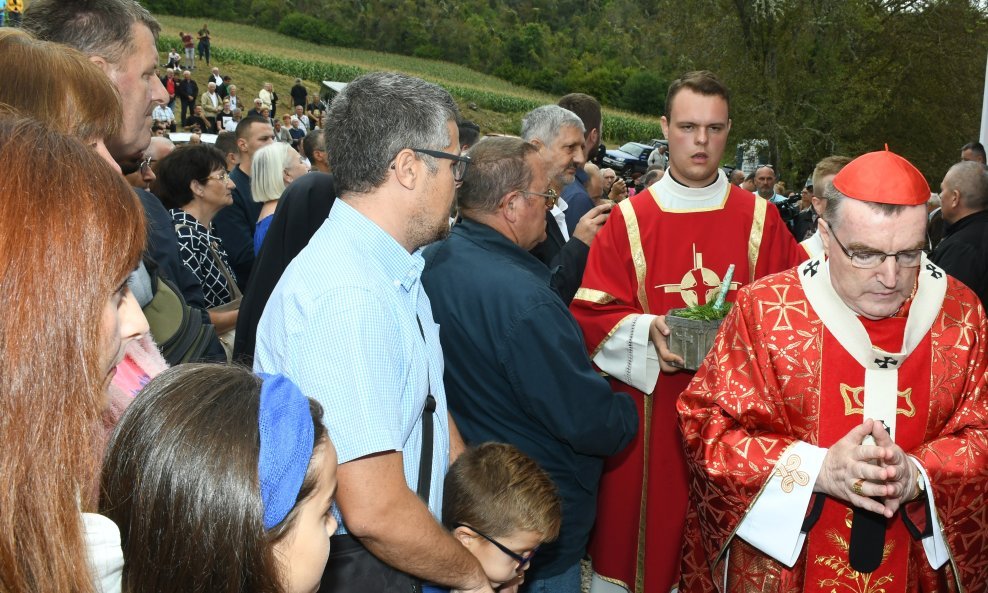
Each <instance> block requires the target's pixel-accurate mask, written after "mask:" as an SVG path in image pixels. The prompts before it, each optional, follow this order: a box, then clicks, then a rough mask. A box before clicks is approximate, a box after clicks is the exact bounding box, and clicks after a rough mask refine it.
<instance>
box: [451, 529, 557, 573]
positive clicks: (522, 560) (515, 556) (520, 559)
mask: <svg viewBox="0 0 988 593" xmlns="http://www.w3.org/2000/svg"><path fill="white" fill-rule="evenodd" d="M453 527H454V528H456V527H465V528H467V529H469V530H470V531H472V532H474V533H476V534H477V535H479V536H480V537H482V538H484V539H486V540H487V541H489V542H490V543H491V545H493V546H494V547H495V548H497V549H498V550H501V551H502V552H504V553H505V554H507V555H508V556H510V557H511V559H512V560H514V561H515V562H517V563H518V569H517V570H518V571H521V570H522V569H524V568H525V567H526V566H528V563H529V562H531V561H532V557H534V556H535V553H536V552H538V551H539V548H538V546H536V547H535V549H534V550H532V551H531V552H529V553H528V554H525V555H524V556H522V555H521V554H519V553H517V552H514V551H512V550H511V549H510V548H508V547H507V546H505V545H504V544H502V543H501V542H499V541H497V540H496V539H494V538H493V537H491V536H489V535H485V534H484V533H483V532H481V531H478V530H477V529H475V528H473V527H471V526H469V525H466V524H464V523H454V524H453Z"/></svg>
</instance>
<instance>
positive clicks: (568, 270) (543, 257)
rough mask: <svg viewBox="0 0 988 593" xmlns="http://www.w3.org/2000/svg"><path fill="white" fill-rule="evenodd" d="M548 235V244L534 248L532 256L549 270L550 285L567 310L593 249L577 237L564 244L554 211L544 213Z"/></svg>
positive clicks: (578, 286) (543, 243) (545, 242)
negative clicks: (553, 214)
mask: <svg viewBox="0 0 988 593" xmlns="http://www.w3.org/2000/svg"><path fill="white" fill-rule="evenodd" d="M545 234H546V239H545V241H542V242H541V243H539V244H538V245H536V246H535V247H533V248H532V250H531V251H530V252H529V253H531V254H532V255H534V256H535V257H536V258H538V260H539V261H541V262H542V263H544V264H545V265H546V266H548V267H549V271H550V273H551V274H552V276H551V277H550V278H549V284H550V285H551V286H552V289H553V290H555V291H556V292H557V293H558V294H559V296H560V297H562V299H563V302H564V303H566V306H567V307H568V306H569V304H570V302H571V301H572V300H573V297H574V296H575V295H576V291H577V290H579V289H580V283H582V282H583V270H584V269H585V268H586V267H587V256H588V255H590V246H589V245H587V244H586V243H584V242H583V241H581V240H579V239H576V238H574V237H570V239H569V241H564V240H563V232H562V231H560V230H559V225H558V224H556V219H555V218H554V217H553V216H552V212H546V213H545Z"/></svg>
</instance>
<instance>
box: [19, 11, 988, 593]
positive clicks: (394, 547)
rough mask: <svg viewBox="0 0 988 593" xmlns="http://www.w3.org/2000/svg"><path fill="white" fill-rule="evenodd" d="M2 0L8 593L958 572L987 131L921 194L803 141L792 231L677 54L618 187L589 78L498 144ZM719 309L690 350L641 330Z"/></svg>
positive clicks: (975, 587)
mask: <svg viewBox="0 0 988 593" xmlns="http://www.w3.org/2000/svg"><path fill="white" fill-rule="evenodd" d="M22 26H23V29H15V28H5V29H3V30H0V53H2V55H4V56H5V57H8V58H9V60H8V62H9V64H10V66H9V67H8V68H7V69H5V71H4V83H3V84H2V85H0V156H2V157H3V162H6V163H17V168H16V170H14V169H11V172H10V174H8V175H5V176H4V180H3V182H2V187H3V188H4V189H3V198H4V199H3V201H2V204H0V212H2V216H3V217H4V220H5V221H6V222H7V223H8V224H7V225H6V226H7V229H8V232H7V233H5V234H4V237H3V239H2V240H0V279H2V280H0V281H2V282H3V285H4V290H3V295H4V296H3V298H4V299H6V300H7V302H8V307H7V309H8V310H10V311H16V312H17V314H15V315H8V316H7V321H5V322H2V323H0V326H2V328H0V367H2V372H0V384H2V392H0V393H2V394H0V443H2V446H3V453H2V454H0V475H3V476H6V477H7V478H8V480H7V481H8V486H9V487H8V489H7V490H6V491H5V494H4V495H2V496H0V526H2V527H3V530H2V533H3V534H2V535H0V584H2V585H0V588H2V589H3V590H5V591H6V590H9V591H45V592H47V591H52V592H54V591H71V592H79V593H88V592H96V591H102V592H115V591H125V592H128V593H138V592H150V591H175V590H182V591H185V590H194V591H198V590H209V591H230V592H234V591H237V592H248V591H251V592H255V591H272V592H284V593H309V592H314V591H316V590H321V591H329V592H335V591H354V592H365V591H384V592H391V591H394V592H397V591H403V592H407V591H427V592H429V593H436V592H440V591H469V592H472V593H493V591H501V592H504V593H515V592H518V591H521V592H532V593H535V592H539V593H542V592H548V593H555V592H565V593H575V592H578V591H591V592H594V593H601V592H615V591H634V592H635V593H666V592H667V591H670V590H674V589H676V588H678V590H679V591H682V592H684V593H686V592H690V593H692V592H701V593H708V592H713V591H720V592H726V591H749V590H758V591H773V592H778V593H789V592H796V591H831V590H844V589H847V590H853V591H876V592H877V591H879V590H880V591H882V592H884V593H893V592H896V593H901V592H909V593H913V592H932V591H988V586H986V585H985V579H984V577H983V572H984V567H985V565H986V564H988V524H986V522H985V520H984V519H983V513H982V512H981V509H982V507H983V496H984V492H985V491H986V488H988V478H986V476H988V471H986V468H988V404H986V400H985V392H986V390H988V384H986V383H988V358H986V356H988V353H986V342H988V320H986V316H985V310H984V307H983V305H982V303H983V300H984V298H985V296H986V295H988V242H986V240H985V236H986V235H985V230H986V229H985V225H988V169H986V167H985V152H984V147H983V146H982V145H981V144H978V143H971V144H969V145H966V146H964V147H963V149H962V155H961V156H962V160H961V161H960V162H958V163H956V164H954V165H953V166H951V167H950V168H949V170H948V171H946V173H945V175H944V177H943V181H942V182H941V184H940V186H939V188H938V189H939V190H940V191H939V192H938V195H936V196H933V195H932V194H931V191H930V186H929V184H928V183H927V181H926V178H925V177H924V175H923V174H922V173H921V172H920V171H919V170H917V169H916V167H914V166H913V165H912V164H911V163H909V161H908V160H906V159H905V158H903V157H901V156H899V155H897V154H895V153H893V152H891V151H889V150H887V149H886V150H882V151H876V152H870V153H866V154H863V155H858V156H856V157H849V156H841V155H821V160H820V162H819V163H818V165H817V166H816V168H815V170H814V172H813V176H812V178H811V179H810V180H809V181H808V182H807V184H806V185H805V187H804V188H803V191H802V192H801V195H800V199H801V200H802V202H801V209H798V210H797V215H793V216H784V214H785V212H784V209H783V208H780V206H783V205H784V204H785V203H789V202H794V200H793V199H791V198H788V197H785V198H783V197H782V196H783V195H784V194H785V192H784V190H782V191H780V190H779V189H777V188H776V185H775V184H776V183H777V181H778V180H777V179H776V175H775V172H774V170H773V168H772V167H769V166H760V167H758V168H757V170H756V171H753V172H752V173H751V182H752V183H753V184H754V185H753V186H751V188H750V189H746V188H745V187H744V184H745V183H746V182H748V180H747V179H746V178H745V175H743V174H742V175H734V174H729V173H728V172H726V171H725V170H723V169H721V167H720V163H721V159H722V157H723V155H724V150H725V148H726V146H727V140H728V136H729V133H730V129H731V118H730V106H731V95H730V92H729V90H728V89H727V88H726V87H725V86H724V85H723V84H722V83H721V82H720V81H719V80H718V79H717V77H716V76H715V75H714V74H712V73H711V72H708V71H694V72H687V73H685V74H683V75H682V76H680V77H678V78H676V79H675V80H674V81H673V82H672V83H671V84H670V86H669V89H668V93H667V97H666V112H665V113H664V114H663V115H662V118H661V123H662V129H663V133H664V136H665V139H666V141H667V142H668V144H667V145H663V149H662V150H661V151H658V150H657V151H655V152H656V153H657V156H656V158H655V160H654V162H652V163H650V165H649V169H648V170H647V171H646V172H645V173H644V174H643V175H641V176H640V177H638V178H636V179H634V180H632V182H631V183H626V182H625V181H624V180H623V179H621V178H620V177H618V175H617V174H616V173H615V171H613V170H610V169H606V168H600V167H598V166H597V165H595V164H594V162H593V161H594V160H595V157H596V156H597V155H598V152H599V151H600V146H601V145H600V142H601V138H602V137H603V136H604V129H603V125H604V121H603V118H602V115H601V108H600V104H599V102H598V101H597V100H596V99H594V98H593V97H591V96H589V95H586V94H582V93H573V94H569V95H566V96H564V97H561V98H560V99H559V101H558V102H557V103H556V104H549V105H543V106H540V107H537V108H535V109H533V110H531V111H530V112H528V113H526V114H525V115H524V116H523V118H522V119H521V121H520V130H521V133H520V137H515V136H510V135H504V134H499V133H494V131H488V132H490V133H487V134H484V133H483V130H481V129H480V127H479V126H477V125H476V124H474V123H472V122H469V121H466V120H464V119H463V118H462V116H461V114H460V112H459V110H458V108H457V105H456V103H455V101H454V100H453V98H452V97H451V96H450V94H449V93H448V92H447V91H446V90H445V89H443V88H441V87H440V86H438V85H435V84H433V83H429V82H426V81H424V80H421V79H418V78H415V77H412V76H408V75H404V74H399V73H387V72H377V73H372V74H367V75H364V76H361V77H359V78H357V79H355V80H354V81H352V82H350V83H349V84H348V85H347V86H346V88H345V89H344V90H342V91H341V92H340V93H339V94H338V95H337V96H336V98H334V100H333V101H332V102H331V103H330V104H329V105H323V104H320V103H318V102H317V101H315V100H313V99H312V98H311V96H310V94H309V92H308V90H307V89H306V88H305V86H304V85H303V84H302V81H301V80H297V81H296V85H295V87H293V88H292V89H291V91H290V96H291V100H292V112H293V113H290V114H285V115H283V118H284V119H278V118H277V117H276V115H275V110H276V109H277V104H278V97H277V94H276V93H275V91H274V89H273V87H272V86H271V85H270V84H265V85H263V88H262V89H260V90H259V93H258V96H257V98H256V100H255V101H254V109H252V110H251V112H250V113H249V114H246V115H243V116H241V114H240V110H241V109H242V108H243V107H244V106H243V105H242V104H241V102H240V98H239V96H238V94H237V90H236V87H235V86H234V85H232V84H230V82H231V80H230V78H229V77H228V76H226V77H224V76H221V75H220V72H219V69H218V68H216V67H211V66H210V55H209V37H210V33H209V29H208V26H207V25H205V24H204V25H203V28H202V29H201V30H200V31H199V33H198V39H199V51H200V60H202V61H205V63H206V66H207V67H211V68H212V70H211V75H210V80H209V82H208V83H207V85H206V91H205V92H204V93H202V94H199V92H198V87H197V85H196V83H195V81H193V80H191V76H190V71H189V70H191V67H192V66H194V65H195V63H196V61H195V55H194V53H193V50H194V43H193V41H192V34H191V33H183V34H182V35H181V37H182V41H183V47H184V48H185V49H186V52H187V53H186V55H185V58H186V60H187V61H186V63H185V64H184V66H186V67H188V69H187V70H185V71H182V72H181V75H180V77H179V79H178V81H177V82H176V76H177V74H176V72H175V71H174V70H173V69H172V66H176V65H178V63H179V62H180V61H181V59H182V56H181V55H179V54H178V52H177V51H174V50H172V51H170V52H168V61H169V62H170V64H169V69H168V70H166V74H165V76H164V77H160V78H159V76H158V75H157V73H156V68H157V67H158V64H159V63H160V61H161V59H160V55H159V53H158V50H157V45H158V36H159V34H160V27H159V25H158V23H157V21H156V20H155V19H154V17H153V16H152V15H151V14H150V13H148V12H147V11H146V10H145V9H144V8H142V7H141V6H140V5H139V4H138V3H137V2H135V1H134V0H83V1H79V2H65V1H64V0H34V1H33V2H31V3H30V4H29V6H28V8H27V9H26V11H25V13H24V15H23V22H22ZM203 42H205V43H203ZM176 98H178V100H179V101H180V103H181V106H182V117H181V119H179V120H178V122H181V123H183V124H184V123H185V122H188V121H192V122H193V125H192V127H191V129H193V130H195V129H196V128H198V130H199V131H201V132H205V131H206V130H213V131H214V132H218V134H217V136H216V138H215V142H189V143H187V144H184V145H180V146H176V144H175V143H174V142H173V141H172V140H171V139H169V138H168V137H167V136H166V135H159V132H160V131H161V125H162V124H166V127H167V128H168V129H169V130H174V129H176V126H177V123H178V122H176V118H175V117H174V111H173V109H174V103H175V99H176ZM227 114H229V115H227ZM296 130H297V131H296ZM200 140H201V139H200ZM68 196H71V198H69V197H68ZM938 221H939V222H938ZM728 270H730V271H728ZM720 294H723V295H726V298H727V301H728V302H729V303H732V306H731V307H730V310H729V312H727V313H726V317H725V318H724V320H723V322H722V324H721V326H720V329H719V331H718V333H717V337H716V339H715V340H714V342H713V345H712V347H711V349H710V352H709V354H708V355H707V356H706V358H705V359H703V362H702V364H701V365H700V366H699V368H698V369H697V370H695V371H692V370H687V369H685V368H684V363H685V360H684V358H683V353H682V352H677V351H675V350H674V349H673V348H672V347H671V344H672V340H671V336H672V332H673V330H672V329H671V327H670V323H669V319H668V315H667V314H668V313H669V312H670V311H671V310H674V309H682V308H689V307H708V308H710V307H711V306H713V307H714V308H715V309H716V308H717V307H716V306H714V305H713V304H714V302H715V299H716V297H717V296H718V295H720Z"/></svg>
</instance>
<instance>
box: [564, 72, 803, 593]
mask: <svg viewBox="0 0 988 593" xmlns="http://www.w3.org/2000/svg"><path fill="white" fill-rule="evenodd" d="M728 102H729V97H728V92H727V89H726V88H725V87H724V86H723V85H722V84H721V83H720V82H719V81H718V80H717V79H716V78H715V77H714V76H713V75H712V74H710V73H709V72H693V73H688V74H686V75H684V76H683V77H681V78H680V79H678V80H677V81H675V82H674V83H673V84H672V86H671V87H670V90H669V96H668V98H667V100H666V105H667V109H669V115H668V117H663V118H662V126H663V131H664V132H665V136H666V138H667V139H668V140H669V153H670V161H669V163H670V165H669V169H668V171H666V174H665V175H664V176H663V177H662V179H660V180H659V181H658V182H657V183H656V184H654V185H653V186H652V187H650V188H648V190H646V191H643V192H641V193H639V194H638V195H636V196H634V197H632V198H630V199H628V200H625V201H623V202H621V203H620V204H619V206H618V207H615V208H614V210H612V212H611V217H610V219H609V220H608V222H607V224H606V225H605V226H604V227H603V229H601V230H600V232H599V233H598V234H597V236H596V238H595V239H594V242H593V244H592V245H591V249H590V255H589V259H588V262H587V267H586V271H585V272H584V275H583V283H582V287H581V289H580V290H579V291H578V292H577V294H576V297H575V298H574V300H573V302H572V305H571V311H572V312H573V315H574V316H575V317H576V319H577V321H578V322H579V323H580V326H581V327H582V329H583V333H584V336H585V339H586V345H587V349H588V351H589V352H590V353H591V358H593V360H594V363H595V364H596V365H597V366H598V368H599V369H600V370H601V371H603V372H605V373H607V374H608V375H609V376H610V377H611V381H612V384H613V385H614V388H615V389H618V390H621V391H625V392H627V393H630V394H631V395H632V397H633V398H634V399H635V401H636V403H637V405H638V415H639V419H640V422H641V424H640V425H639V429H638V437H637V438H636V440H635V441H634V442H633V444H632V445H631V446H629V447H628V448H627V449H625V450H624V452H622V453H621V454H620V455H618V456H616V457H613V458H611V459H609V460H608V462H607V465H606V468H605V473H604V476H603V478H602V481H601V485H600V492H599V498H598V505H597V520H596V524H595V527H594V533H593V535H592V537H591V541H590V546H589V553H590V556H591V559H592V561H593V567H594V570H596V571H597V572H598V573H599V574H600V575H602V576H603V577H605V578H606V579H607V580H609V581H611V582H613V583H615V584H618V585H621V586H623V587H624V588H625V589H628V590H632V591H636V592H638V593H646V592H647V593H667V592H668V591H669V590H670V589H672V588H673V587H675V586H676V584H677V583H678V580H679V565H680V558H681V554H682V532H683V525H684V520H685V516H686V496H687V491H686V467H685V459H684V457H683V450H682V445H681V439H680V436H679V430H678V426H677V421H676V408H675V405H676V397H677V396H678V395H679V393H680V392H682V391H683V389H685V388H686V386H687V385H688V384H689V381H690V379H691V378H692V373H689V372H683V371H680V372H675V371H676V370H677V369H675V368H674V367H672V366H668V365H667V366H665V367H663V368H665V369H666V371H667V372H668V371H671V372H672V373H673V374H665V373H663V375H662V376H661V377H659V369H660V367H661V366H662V362H663V360H665V362H669V361H670V360H672V359H674V358H676V357H674V356H670V355H669V354H668V353H667V354H666V357H667V359H660V356H659V355H658V353H657V352H656V344H657V343H659V344H661V346H660V347H663V348H664V341H665V338H664V335H663V330H665V328H666V326H665V323H664V315H665V314H666V313H667V312H668V311H669V310H670V309H673V308H680V307H686V306H691V305H697V304H701V305H702V304H705V303H708V302H711V303H712V302H713V301H714V299H715V297H716V293H717V291H718V288H719V286H720V284H721V281H722V278H723V276H724V274H725V272H726V271H727V269H728V267H729V266H730V265H731V264H734V265H735V273H734V276H733V278H734V282H733V283H732V284H731V285H730V291H729V293H728V300H729V301H733V300H734V297H735V296H736V294H737V289H738V288H739V287H740V286H743V285H745V284H747V283H749V282H751V281H753V280H754V279H756V278H760V277H762V276H765V275H767V274H771V273H774V272H779V271H782V270H785V269H788V268H791V267H793V266H795V265H796V264H798V263H799V262H800V261H802V260H803V259H805V258H806V252H805V251H804V250H803V249H802V248H800V247H799V245H798V244H797V243H796V242H795V240H793V237H792V234H791V233H790V232H789V230H788V229H787V228H786V226H785V224H784V223H783V222H782V219H781V217H780V216H779V213H778V211H777V209H776V207H775V206H773V205H772V204H769V203H768V202H767V201H766V200H763V199H760V198H756V197H755V196H754V195H753V194H751V193H750V192H747V191H744V190H742V189H740V188H738V187H736V186H733V185H731V184H730V183H728V181H727V178H726V176H725V175H724V174H723V172H721V171H720V168H719V162H720V158H721V155H722V154H723V151H724V146H725V144H726V142H727V135H728V131H729V130H730V119H729V115H728V114H729V105H728Z"/></svg>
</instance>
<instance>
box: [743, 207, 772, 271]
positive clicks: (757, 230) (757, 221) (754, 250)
mask: <svg viewBox="0 0 988 593" xmlns="http://www.w3.org/2000/svg"><path fill="white" fill-rule="evenodd" d="M767 207H768V200H763V199H761V198H755V215H754V220H752V221H751V235H749V236H748V274H749V275H750V276H751V278H750V281H751V282H754V281H755V278H756V276H755V265H756V264H757V263H758V252H759V251H761V248H762V234H763V233H764V231H765V209H766V208H767Z"/></svg>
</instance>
